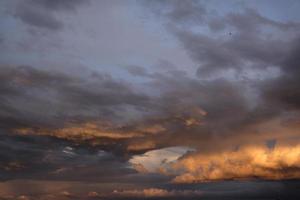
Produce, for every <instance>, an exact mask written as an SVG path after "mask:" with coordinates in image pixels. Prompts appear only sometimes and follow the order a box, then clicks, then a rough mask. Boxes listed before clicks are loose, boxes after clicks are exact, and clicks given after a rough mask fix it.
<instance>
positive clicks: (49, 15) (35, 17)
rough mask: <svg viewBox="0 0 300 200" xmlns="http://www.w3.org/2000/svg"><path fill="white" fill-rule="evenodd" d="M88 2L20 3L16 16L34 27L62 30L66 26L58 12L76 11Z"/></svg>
mask: <svg viewBox="0 0 300 200" xmlns="http://www.w3.org/2000/svg"><path fill="white" fill-rule="evenodd" d="M87 2H88V1H82V0H70V1H67V0H62V1H59V0H53V1H51V0H42V1H38V0H25V1H20V2H19V3H18V5H17V7H16V9H15V12H14V16H15V17H17V18H19V19H20V20H21V21H23V22H24V23H26V24H29V25H31V26H33V27H38V28H44V29H48V30H60V29H61V28H63V26H64V24H63V21H62V20H61V19H60V18H59V17H58V16H57V12H64V11H67V12H69V11H74V10H75V9H76V7H78V6H79V5H81V4H84V3H87Z"/></svg>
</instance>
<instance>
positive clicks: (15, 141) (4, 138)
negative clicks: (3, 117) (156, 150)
mask: <svg viewBox="0 0 300 200" xmlns="http://www.w3.org/2000/svg"><path fill="white" fill-rule="evenodd" d="M0 138H1V143H0V149H1V153H0V179H1V181H3V180H11V179H35V180H41V179H46V180H68V181H101V182H109V181H113V180H114V179H116V178H117V179H118V180H120V179H122V177H125V176H126V175H130V174H134V173H135V171H134V170H133V169H130V168H129V165H128V164H127V163H126V160H124V159H121V158H118V157H115V156H113V155H112V154H110V153H107V152H105V151H102V150H99V149H97V148H89V147H85V146H82V145H74V144H73V143H71V142H70V141H67V140H64V139H56V138H53V137H47V136H16V135H11V134H8V132H3V131H2V132H1V135H0ZM95 174H97V175H96V176H95Z"/></svg>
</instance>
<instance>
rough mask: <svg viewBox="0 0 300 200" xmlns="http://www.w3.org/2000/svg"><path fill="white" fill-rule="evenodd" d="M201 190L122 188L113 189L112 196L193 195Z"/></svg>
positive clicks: (199, 193) (198, 193) (200, 193)
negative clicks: (120, 189)
mask: <svg viewBox="0 0 300 200" xmlns="http://www.w3.org/2000/svg"><path fill="white" fill-rule="evenodd" d="M201 195H202V192H201V191H198V190H170V191H169V190H165V189H160V188H146V189H143V190H123V191H118V190H116V191H114V192H113V196H117V197H118V196H121V197H147V198H150V197H184V196H188V197H193V196H194V197H195V196H201Z"/></svg>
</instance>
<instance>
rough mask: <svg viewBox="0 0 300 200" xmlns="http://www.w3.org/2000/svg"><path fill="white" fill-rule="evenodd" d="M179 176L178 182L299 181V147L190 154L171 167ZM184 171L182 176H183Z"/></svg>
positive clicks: (260, 147) (255, 147) (261, 147)
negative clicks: (253, 179)
mask: <svg viewBox="0 0 300 200" xmlns="http://www.w3.org/2000/svg"><path fill="white" fill-rule="evenodd" d="M172 168H173V169H174V170H175V171H176V172H180V173H178V175H177V176H176V177H175V178H174V179H173V182H175V183H194V182H203V181H214V180H226V179H251V178H261V179H271V180H278V179H295V178H300V145H299V144H298V145H295V146H283V145H282V146H276V147H275V148H274V149H270V148H268V147H266V146H248V147H243V148H240V149H238V150H236V151H224V152H218V153H210V154H201V152H198V153H193V154H191V155H187V156H185V157H184V158H182V159H180V160H179V161H178V162H176V163H175V164H173V165H172ZM182 171H183V173H182Z"/></svg>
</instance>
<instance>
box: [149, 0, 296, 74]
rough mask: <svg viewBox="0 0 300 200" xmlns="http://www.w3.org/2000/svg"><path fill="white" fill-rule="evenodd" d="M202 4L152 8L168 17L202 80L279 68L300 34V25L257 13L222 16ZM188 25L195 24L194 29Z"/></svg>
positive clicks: (247, 11)
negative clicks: (226, 73) (233, 72)
mask: <svg viewBox="0 0 300 200" xmlns="http://www.w3.org/2000/svg"><path fill="white" fill-rule="evenodd" d="M199 2H200V1H193V0H191V1H187V2H184V4H185V6H181V3H182V2H174V1H162V2H161V1H159V2H152V1H151V2H149V4H150V6H151V8H154V11H155V12H159V13H167V14H164V15H163V18H164V19H165V21H166V22H167V27H168V28H169V30H170V31H171V33H173V34H174V35H175V36H176V37H177V38H178V40H179V42H181V43H182V45H183V46H184V48H185V50H186V51H187V52H188V53H189V55H190V56H191V58H192V59H194V60H195V61H196V62H197V63H198V64H199V66H200V67H199V69H198V72H197V73H198V75H199V76H200V77H205V76H207V75H214V74H216V73H220V71H225V70H228V69H235V70H241V69H245V68H252V69H256V68H258V69H263V68H267V67H275V66H278V65H279V64H280V63H281V62H282V61H283V60H284V59H285V56H286V55H287V54H288V51H289V47H290V45H291V44H292V43H293V40H294V39H295V36H297V33H299V30H300V24H299V23H298V22H279V21H274V20H272V19H269V18H267V17H264V16H263V15H261V14H260V13H259V12H257V11H256V10H254V9H249V8H245V9H243V10H242V11H238V12H229V13H227V14H225V15H224V16H222V15H219V14H218V13H216V12H210V11H208V10H207V8H205V7H204V6H201V5H199ZM166 8H167V9H166ZM199 15H200V16H201V17H199ZM195 19H196V20H195ZM189 21H193V22H195V23H194V24H192V25H191V24H190V23H188V22H189ZM182 25H184V26H182ZM197 29H199V30H203V29H204V30H206V29H207V30H206V31H197Z"/></svg>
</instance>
